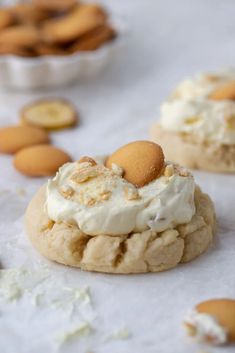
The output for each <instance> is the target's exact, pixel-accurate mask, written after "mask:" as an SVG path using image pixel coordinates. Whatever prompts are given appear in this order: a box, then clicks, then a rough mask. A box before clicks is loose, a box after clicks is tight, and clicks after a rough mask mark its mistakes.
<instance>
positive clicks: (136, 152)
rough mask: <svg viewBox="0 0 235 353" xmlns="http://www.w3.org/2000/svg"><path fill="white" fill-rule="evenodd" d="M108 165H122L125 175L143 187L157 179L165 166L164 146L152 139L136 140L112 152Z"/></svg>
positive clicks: (107, 161)
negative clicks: (151, 140)
mask: <svg viewBox="0 0 235 353" xmlns="http://www.w3.org/2000/svg"><path fill="white" fill-rule="evenodd" d="M105 164H106V167H108V168H112V165H113V164H116V165H118V166H120V167H121V168H122V169H123V171H124V174H123V177H124V178H125V179H126V180H127V181H129V182H130V183H132V184H134V185H136V186H137V187H142V186H144V185H146V184H148V183H150V182H151V181H152V180H154V179H156V178H157V177H158V176H159V175H160V174H161V172H162V170H163V167H164V154H163V151H162V148H161V147H160V146H159V145H157V144H156V143H153V142H150V141H135V142H131V143H128V144H127V145H125V146H122V147H121V148H119V149H118V150H117V151H115V152H114V153H113V154H111V155H110V156H109V157H108V158H107V160H106V162H105Z"/></svg>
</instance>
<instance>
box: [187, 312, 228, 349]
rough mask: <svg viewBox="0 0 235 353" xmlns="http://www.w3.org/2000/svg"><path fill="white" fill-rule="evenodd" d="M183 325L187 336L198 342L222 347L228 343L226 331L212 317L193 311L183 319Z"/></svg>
mask: <svg viewBox="0 0 235 353" xmlns="http://www.w3.org/2000/svg"><path fill="white" fill-rule="evenodd" d="M184 323H185V326H186V329H187V330H188V332H189V334H191V335H193V336H194V337H195V338H196V340H197V341H199V342H207V343H211V344H214V345H222V344H225V343H226V342H227V341H228V333H227V331H226V329H225V328H224V327H223V326H221V325H220V324H219V322H218V321H217V320H216V318H214V317H213V316H212V315H209V314H206V313H199V312H197V311H196V310H193V311H192V312H191V313H190V314H189V315H188V316H187V317H186V318H185V320H184ZM188 325H189V326H188Z"/></svg>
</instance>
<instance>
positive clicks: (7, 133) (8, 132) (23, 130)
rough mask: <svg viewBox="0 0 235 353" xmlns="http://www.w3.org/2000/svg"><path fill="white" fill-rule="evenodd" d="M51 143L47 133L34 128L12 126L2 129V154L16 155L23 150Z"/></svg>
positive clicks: (0, 137)
mask: <svg viewBox="0 0 235 353" xmlns="http://www.w3.org/2000/svg"><path fill="white" fill-rule="evenodd" d="M44 143H49V137H48V135H47V133H46V132H45V131H44V130H42V129H39V128H37V127H33V126H10V127H5V128H1V129H0V152H2V153H10V154H11V153H16V152H17V151H19V150H20V149H22V148H25V147H28V146H32V145H38V144H44Z"/></svg>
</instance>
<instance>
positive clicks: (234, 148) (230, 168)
mask: <svg viewBox="0 0 235 353" xmlns="http://www.w3.org/2000/svg"><path fill="white" fill-rule="evenodd" d="M150 136H151V139H152V140H153V141H156V142H157V143H159V144H160V145H161V146H162V148H163V149H164V153H165V155H166V158H167V159H168V160H171V161H173V162H175V163H179V164H181V165H184V166H186V167H188V168H193V169H203V170H208V171H210V172H216V173H234V172H235V145H217V144H213V143H211V144H206V143H200V142H197V141H195V138H194V137H193V136H192V135H190V134H180V133H178V132H174V131H168V130H164V129H163V128H162V127H161V125H160V124H159V123H156V124H154V125H153V127H152V128H151V131H150Z"/></svg>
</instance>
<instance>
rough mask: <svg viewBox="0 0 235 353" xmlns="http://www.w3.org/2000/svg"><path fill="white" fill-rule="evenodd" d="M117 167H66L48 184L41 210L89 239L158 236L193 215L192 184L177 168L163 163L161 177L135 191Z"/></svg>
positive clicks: (84, 163) (193, 185)
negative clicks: (133, 234)
mask: <svg viewBox="0 0 235 353" xmlns="http://www.w3.org/2000/svg"><path fill="white" fill-rule="evenodd" d="M121 175H122V170H121V168H120V167H118V166H116V165H113V168H112V169H108V168H106V167H105V166H104V165H103V164H102V163H98V162H97V164H95V165H94V164H93V165H92V164H91V163H88V162H82V163H79V162H74V163H67V164H65V165H64V166H63V167H61V168H60V170H59V171H58V173H57V174H56V176H55V177H54V178H53V179H52V180H49V181H48V185H47V201H46V209H47V212H48V215H49V217H50V218H51V219H52V220H54V221H56V222H67V223H73V224H77V226H78V227H79V228H80V229H81V230H82V231H83V232H84V233H86V234H89V235H99V234H107V235H114V236H115V235H121V234H123V235H124V234H129V233H131V232H133V231H134V232H142V231H144V230H147V229H151V230H153V231H157V232H161V231H164V230H166V229H169V228H173V227H175V226H176V225H178V224H183V223H187V222H189V221H190V220H191V218H192V216H193V215H194V213H195V205H194V189H195V183H194V179H193V177H192V175H191V174H189V173H188V172H187V171H185V170H184V169H183V168H180V167H178V166H174V165H172V164H168V165H167V166H166V169H165V173H164V175H162V176H160V177H159V178H157V179H155V180H153V181H152V182H150V183H149V184H147V185H145V186H143V187H141V188H136V187H135V186H134V185H133V184H131V183H129V182H127V181H126V180H125V179H124V178H122V176H121Z"/></svg>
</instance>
